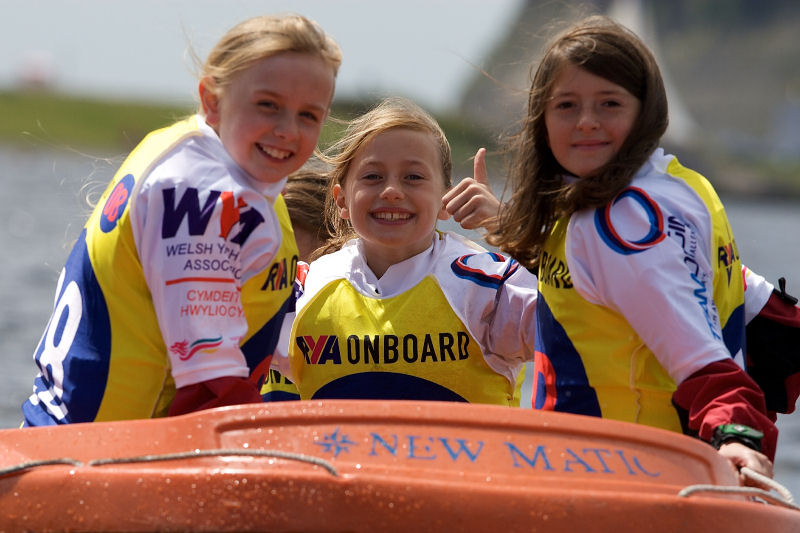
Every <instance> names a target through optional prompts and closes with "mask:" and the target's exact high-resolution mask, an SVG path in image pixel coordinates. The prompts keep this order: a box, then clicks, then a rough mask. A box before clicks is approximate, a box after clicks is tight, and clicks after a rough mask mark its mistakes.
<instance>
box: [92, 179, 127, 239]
mask: <svg viewBox="0 0 800 533" xmlns="http://www.w3.org/2000/svg"><path fill="white" fill-rule="evenodd" d="M134 183H135V180H134V179H133V174H127V175H126V176H124V177H123V178H122V179H121V180H119V182H118V183H117V184H116V185H115V186H114V190H112V191H111V194H109V195H108V199H106V203H105V205H104V206H103V212H102V214H101V215H100V229H101V230H102V231H103V233H108V232H109V231H111V230H113V229H114V228H115V227H117V221H118V220H119V219H120V217H122V213H124V212H125V208H126V207H127V205H128V200H129V199H130V197H131V192H132V191H133V185H134Z"/></svg>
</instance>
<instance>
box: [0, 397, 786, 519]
mask: <svg viewBox="0 0 800 533" xmlns="http://www.w3.org/2000/svg"><path fill="white" fill-rule="evenodd" d="M0 460H1V461H2V463H0V468H5V469H10V468H14V467H15V465H24V464H25V463H26V462H29V461H66V460H70V461H72V462H65V463H63V464H46V465H41V466H32V467H30V468H24V469H22V468H20V469H19V470H17V471H13V472H9V473H6V474H5V475H3V476H2V477H0V509H2V510H3V513H2V514H3V516H2V517H0V531H20V530H30V531H33V530H35V531H409V530H414V529H424V530H436V531H464V532H470V531H481V532H485V531H491V530H493V529H498V528H502V531H503V533H508V532H515V531H526V532H530V531H548V532H559V531H577V530H585V531H615V532H616V531H618V530H619V529H620V528H623V529H624V530H627V531H635V530H638V529H641V530H647V531H652V532H659V531H665V532H666V531H669V532H673V531H716V530H720V531H724V530H725V529H726V528H737V529H739V528H743V529H744V530H747V529H748V528H751V527H752V528H757V530H758V531H781V532H791V531H799V532H800V512H798V511H796V510H793V509H789V508H785V507H780V506H775V505H767V504H765V503H763V502H760V501H753V500H752V498H751V497H750V496H747V495H742V494H737V493H736V492H735V489H736V488H737V487H738V481H737V476H736V475H735V473H734V472H733V470H732V469H731V467H730V466H729V465H728V464H727V462H726V461H725V460H724V459H723V458H721V457H720V456H719V455H718V454H717V453H716V451H715V450H713V449H712V448H711V447H709V446H708V445H706V444H704V443H702V442H700V441H697V440H695V439H690V438H688V437H684V436H682V435H677V434H674V433H671V432H667V431H663V430H659V429H653V428H647V427H642V426H637V425H632V424H626V423H621V422H615V421H608V420H600V419H596V418H590V417H582V416H577V415H563V414H559V413H546V412H536V411H527V410H520V409H509V408H503V407H494V406H476V405H462V404H454V403H439V402H405V401H395V402H384V401H381V402H376V401H346V400H344V401H326V402H282V403H273V404H263V405H252V406H237V407H230V408H222V409H215V410H210V411H204V412H200V413H193V414H190V415H184V416H180V417H174V418H169V419H157V420H137V421H126V422H105V423H94V424H73V425H70V426H60V427H50V428H28V429H20V430H5V431H0ZM698 484H703V485H715V486H717V487H723V488H725V487H729V488H731V489H732V490H731V491H730V492H722V493H704V492H701V493H699V494H696V495H692V496H689V497H681V496H679V495H678V493H679V492H680V491H681V489H684V488H686V487H689V486H693V485H698Z"/></svg>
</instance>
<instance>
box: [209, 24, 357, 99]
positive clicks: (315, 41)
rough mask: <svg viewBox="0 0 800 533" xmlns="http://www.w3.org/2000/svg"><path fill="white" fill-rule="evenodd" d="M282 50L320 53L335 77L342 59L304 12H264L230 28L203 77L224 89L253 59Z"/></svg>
mask: <svg viewBox="0 0 800 533" xmlns="http://www.w3.org/2000/svg"><path fill="white" fill-rule="evenodd" d="M282 52H299V53H303V54H309V55H314V56H317V57H320V58H322V59H323V60H324V61H325V63H326V64H327V65H328V66H330V67H331V69H332V70H333V74H334V77H336V74H337V73H338V71H339V66H340V65H341V63H342V51H341V49H340V48H339V45H338V44H336V41H334V40H333V38H332V37H330V36H329V35H328V34H326V33H325V32H324V31H323V29H322V28H321V27H320V26H319V25H318V24H317V23H316V22H314V21H312V20H309V19H307V18H306V17H303V16H302V15H264V16H259V17H253V18H250V19H247V20H245V21H243V22H240V23H239V24H237V25H236V26H234V27H233V28H231V29H230V30H228V31H227V33H225V35H223V36H222V38H221V39H220V40H219V42H218V43H217V44H216V45H215V46H214V48H213V49H212V50H211V52H210V53H209V54H208V57H207V58H206V60H205V62H204V63H203V66H202V67H201V71H200V77H201V78H210V79H211V80H212V81H213V84H212V88H213V89H214V90H216V91H224V90H225V88H226V87H227V86H228V85H229V84H230V83H231V80H233V78H235V77H236V75H237V74H238V73H240V72H242V71H243V70H245V69H247V68H248V67H249V66H250V65H251V64H252V63H253V62H254V61H257V60H259V59H264V58H266V57H270V56H273V55H276V54H280V53H282Z"/></svg>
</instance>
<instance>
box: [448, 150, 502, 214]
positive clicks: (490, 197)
mask: <svg viewBox="0 0 800 533" xmlns="http://www.w3.org/2000/svg"><path fill="white" fill-rule="evenodd" d="M473 172H474V174H473V177H472V178H464V179H463V180H461V182H460V183H459V184H458V185H456V186H455V187H453V188H452V189H450V190H449V191H448V192H447V194H445V195H444V197H442V203H443V205H444V208H445V210H447V212H448V213H449V214H450V215H451V216H452V217H453V219H454V220H455V221H456V222H458V223H459V224H461V227H462V228H464V229H475V228H479V227H482V226H484V224H485V223H486V222H487V221H488V219H490V218H492V217H494V216H497V213H498V211H499V210H500V200H498V199H497V197H496V196H495V195H494V193H493V192H492V189H491V187H490V186H489V177H488V176H487V174H486V148H480V149H479V150H478V153H476V154H475V163H474V170H473Z"/></svg>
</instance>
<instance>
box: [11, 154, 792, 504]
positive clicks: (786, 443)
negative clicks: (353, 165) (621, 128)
mask: <svg viewBox="0 0 800 533" xmlns="http://www.w3.org/2000/svg"><path fill="white" fill-rule="evenodd" d="M120 162H121V158H119V157H118V158H113V159H103V158H100V157H96V156H92V155H88V154H78V153H74V152H70V151H67V150H65V149H58V150H53V151H43V150H41V149H39V148H37V149H35V150H34V149H31V150H25V149H18V148H15V149H11V148H7V147H1V146H0V178H2V182H1V183H2V185H3V187H4V191H3V194H2V195H0V252H1V253H0V267H1V268H0V272H2V273H3V275H2V276H0V297H2V302H3V305H2V306H1V307H0V354H2V355H0V357H2V365H3V371H2V372H1V373H0V428H12V427H16V426H18V424H19V422H20V410H19V406H20V404H21V403H22V402H23V401H24V400H25V398H26V397H27V396H28V395H29V394H30V391H31V386H32V382H33V376H34V374H35V367H34V365H33V362H32V359H31V354H32V352H33V349H34V347H35V346H36V344H37V343H38V341H39V337H40V336H41V334H42V331H43V330H44V326H45V324H46V322H47V319H48V317H49V315H50V310H51V307H52V305H53V291H54V290H55V284H56V280H57V278H58V274H59V272H60V270H61V266H62V264H63V262H64V260H65V259H66V256H67V254H68V253H69V249H70V246H71V242H72V239H74V238H75V236H76V235H77V234H78V233H79V231H80V228H81V227H82V225H83V222H84V220H85V218H86V217H87V216H88V214H89V211H90V207H89V206H90V202H91V200H92V199H93V198H97V197H98V196H99V194H100V193H101V192H102V190H103V189H104V187H105V185H106V184H107V182H108V180H109V179H110V178H111V176H112V175H113V172H114V170H115V168H116V166H117V165H119V163H120ZM723 200H724V201H725V204H726V207H727V211H728V215H729V217H730V220H731V223H732V225H733V229H734V233H735V235H736V241H737V244H738V247H739V252H740V254H741V256H742V259H743V261H744V262H745V264H747V265H748V266H749V267H751V268H752V269H753V270H755V271H756V272H759V273H760V274H762V275H764V276H766V277H767V279H769V280H770V281H772V282H773V283H774V282H775V281H776V280H777V279H778V277H780V276H786V277H787V278H788V279H789V287H788V289H789V292H792V293H794V294H796V295H797V294H800V267H799V266H798V265H800V200H797V199H795V200H783V201H779V200H769V201H764V200H745V199H740V198H723ZM444 229H454V226H453V225H451V224H445V227H444ZM471 236H474V234H472V235H471ZM778 426H779V428H780V430H781V435H780V439H779V441H778V456H777V459H776V463H775V472H776V475H775V477H776V479H777V480H778V481H779V482H780V483H782V484H784V485H785V486H786V487H787V488H788V489H789V490H791V491H792V493H793V494H794V495H795V497H796V498H799V499H800V413H797V414H793V415H788V416H783V417H781V418H780V419H779V421H778Z"/></svg>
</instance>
